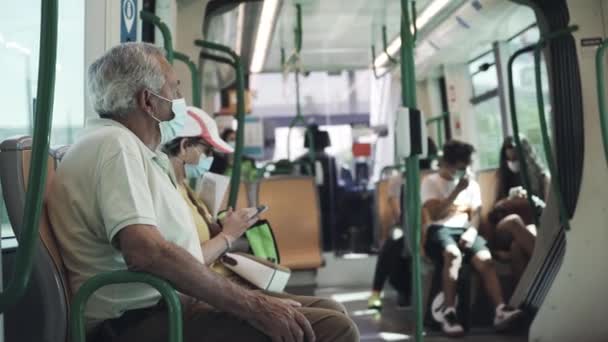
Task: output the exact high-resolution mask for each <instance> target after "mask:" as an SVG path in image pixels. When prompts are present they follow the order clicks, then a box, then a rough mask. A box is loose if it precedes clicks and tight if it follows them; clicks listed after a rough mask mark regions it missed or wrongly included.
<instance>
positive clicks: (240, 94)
mask: <svg viewBox="0 0 608 342" xmlns="http://www.w3.org/2000/svg"><path fill="white" fill-rule="evenodd" d="M194 44H195V45H196V46H198V47H201V48H204V49H209V50H214V51H218V52H221V53H224V54H226V55H228V56H230V58H231V59H232V60H227V59H226V58H223V57H220V56H215V57H217V59H216V60H217V61H219V62H220V63H223V62H230V65H231V66H232V67H233V68H234V69H235V72H236V121H237V124H238V129H237V131H236V147H235V150H234V165H233V166H232V167H233V169H232V175H231V178H230V195H229V198H228V205H229V206H230V207H233V208H234V207H235V206H236V200H237V197H238V195H239V184H240V182H241V164H242V162H243V149H244V143H245V72H244V71H243V63H242V61H241V57H240V56H239V55H238V54H237V53H236V52H234V51H233V50H232V49H231V48H229V47H227V46H224V45H221V44H217V43H213V42H209V41H206V40H202V39H197V40H195V41H194ZM208 56H209V57H210V59H214V56H212V55H208Z"/></svg>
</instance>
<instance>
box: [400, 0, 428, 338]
mask: <svg viewBox="0 0 608 342" xmlns="http://www.w3.org/2000/svg"><path fill="white" fill-rule="evenodd" d="M408 5H409V0H401V30H400V31H401V42H402V45H401V100H402V102H403V106H404V107H408V108H416V107H417V103H416V67H415V64H414V48H415V40H414V35H413V34H412V31H411V30H410V15H409V7H408ZM414 25H415V23H414ZM401 133H402V134H407V132H401ZM405 165H406V168H407V172H406V180H407V185H406V189H408V190H407V191H404V194H403V202H404V203H406V204H407V215H406V211H405V210H402V213H403V220H402V221H403V231H404V232H406V231H407V227H408V223H409V227H410V228H411V243H412V246H411V247H412V269H413V273H414V276H413V277H412V281H413V283H414V284H413V286H412V288H413V289H414V312H415V317H416V334H415V336H416V341H417V342H421V341H423V338H424V337H423V319H422V316H423V314H422V309H423V307H422V279H421V271H422V270H421V260H420V259H421V255H420V237H421V227H420V225H421V219H420V215H421V212H420V165H419V164H418V156H417V155H411V156H409V157H408V158H406V161H405ZM406 218H407V219H408V220H409V222H408V223H406Z"/></svg>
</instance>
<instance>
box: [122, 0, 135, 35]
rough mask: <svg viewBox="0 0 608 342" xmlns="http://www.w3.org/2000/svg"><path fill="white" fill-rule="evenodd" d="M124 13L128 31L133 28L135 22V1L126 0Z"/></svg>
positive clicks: (123, 8) (123, 7)
mask: <svg viewBox="0 0 608 342" xmlns="http://www.w3.org/2000/svg"><path fill="white" fill-rule="evenodd" d="M122 15H123V19H124V21H125V28H126V29H127V32H131V30H132V29H133V23H134V22H135V20H134V19H135V3H134V2H133V0H125V2H124V3H123V6H122Z"/></svg>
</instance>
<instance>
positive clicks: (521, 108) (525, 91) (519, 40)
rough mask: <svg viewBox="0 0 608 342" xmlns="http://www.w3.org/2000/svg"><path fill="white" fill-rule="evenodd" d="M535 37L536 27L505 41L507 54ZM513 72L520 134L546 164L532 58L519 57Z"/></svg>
mask: <svg viewBox="0 0 608 342" xmlns="http://www.w3.org/2000/svg"><path fill="white" fill-rule="evenodd" d="M539 36H540V33H539V30H538V27H536V26H535V27H532V28H530V29H528V30H526V31H524V32H523V33H521V34H520V35H518V36H516V37H514V38H513V39H511V40H510V41H509V43H508V47H509V50H510V51H509V52H510V53H513V52H515V51H516V50H518V49H520V48H522V47H523V46H526V45H529V44H532V43H534V42H536V41H538V39H539ZM541 63H542V68H541V78H542V84H543V96H544V99H545V109H546V111H545V116H546V118H547V124H548V125H549V135H552V128H551V126H552V121H551V118H550V113H551V101H550V95H549V83H548V77H547V68H546V64H545V61H544V59H543V60H542V61H541ZM513 68H514V73H513V80H514V86H515V87H514V88H515V96H516V105H517V117H518V119H519V127H520V132H521V133H523V134H524V135H526V137H527V138H528V140H529V141H530V143H531V144H532V146H533V147H534V149H535V150H536V153H537V154H538V155H539V157H540V159H541V160H543V161H544V162H545V163H546V160H545V153H544V149H543V144H542V138H541V132H540V122H539V120H538V106H537V102H536V86H535V81H534V56H533V55H532V54H525V55H522V56H520V57H519V58H518V59H517V60H516V61H515V63H514V64H513Z"/></svg>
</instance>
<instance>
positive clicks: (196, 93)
mask: <svg viewBox="0 0 608 342" xmlns="http://www.w3.org/2000/svg"><path fill="white" fill-rule="evenodd" d="M173 57H174V58H175V59H176V60H178V61H181V62H184V63H185V64H186V66H187V67H188V69H189V70H190V76H191V79H192V104H193V105H194V107H197V108H200V107H201V75H200V73H199V71H198V68H197V67H196V64H194V62H193V61H192V60H191V59H190V57H188V55H186V54H184V53H181V52H178V51H174V52H173Z"/></svg>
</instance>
